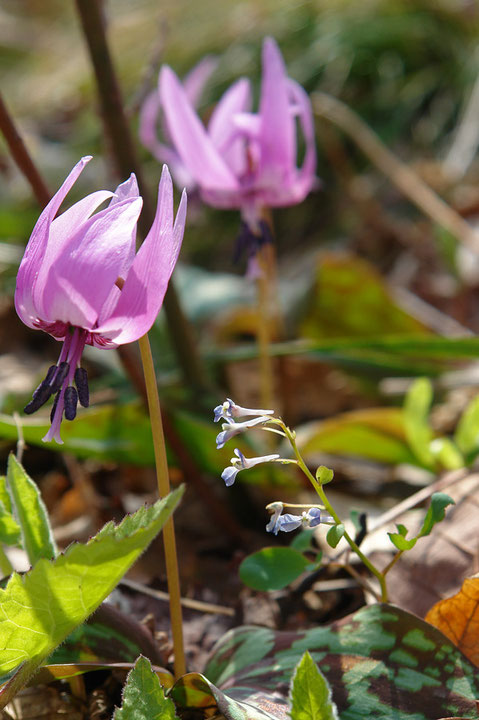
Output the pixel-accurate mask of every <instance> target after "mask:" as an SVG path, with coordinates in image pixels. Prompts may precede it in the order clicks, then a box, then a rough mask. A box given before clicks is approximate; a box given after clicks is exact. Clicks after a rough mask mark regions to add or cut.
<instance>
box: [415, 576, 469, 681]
mask: <svg viewBox="0 0 479 720" xmlns="http://www.w3.org/2000/svg"><path fill="white" fill-rule="evenodd" d="M425 619H426V621H427V622H428V623H431V625H434V626H435V627H437V628H438V630H441V632H443V633H444V635H446V637H448V638H449V639H450V640H452V642H453V643H455V644H456V645H457V647H458V648H459V650H461V651H462V652H463V653H464V655H465V656H466V657H467V658H469V660H470V661H471V662H473V663H474V665H476V666H478V667H479V575H475V576H474V577H472V578H466V579H465V580H464V582H463V584H462V588H461V589H460V590H459V592H458V593H457V594H456V595H453V596H452V597H450V598H446V599H445V600H440V601H439V602H438V603H436V604H435V605H433V606H432V608H431V609H430V610H429V612H428V613H427V615H426V618H425Z"/></svg>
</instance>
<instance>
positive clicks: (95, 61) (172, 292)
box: [76, 0, 207, 394]
mask: <svg viewBox="0 0 479 720" xmlns="http://www.w3.org/2000/svg"><path fill="white" fill-rule="evenodd" d="M76 6H77V10H78V14H79V16H80V20H81V24H82V28H83V33H84V35H85V39H86V42H87V45H88V50H89V53H90V59H91V62H92V65H93V68H94V71H95V77H96V82H97V86H98V94H99V99H100V105H101V111H102V116H103V122H104V125H105V131H106V135H107V137H108V138H109V140H110V143H111V149H112V152H113V157H114V160H115V167H116V172H117V174H118V177H119V179H121V180H123V179H125V178H127V177H128V175H129V174H130V173H132V172H134V173H135V175H136V177H137V180H138V186H139V188H140V193H141V195H142V197H143V211H142V213H141V215H140V220H139V223H138V224H139V226H140V230H141V232H142V234H143V236H144V237H145V235H146V234H147V232H148V231H149V229H150V227H151V225H152V223H153V218H154V210H153V205H152V203H151V199H150V196H149V193H148V190H147V188H146V185H145V182H144V178H143V173H142V171H141V167H140V164H139V162H138V159H137V156H136V151H135V147H134V144H133V139H132V135H131V131H130V128H129V125H128V121H127V118H126V115H125V111H124V105H123V100H122V96H121V90H120V85H119V83H118V79H117V77H116V74H115V69H114V67H113V62H112V58H111V54H110V50H109V47H108V41H107V37H106V31H105V23H104V18H103V16H102V12H101V2H99V1H98V0H76ZM163 305H164V308H165V313H166V319H167V323H168V330H169V332H170V335H171V339H172V342H173V346H174V348H175V352H176V356H177V359H178V363H179V365H180V367H181V369H182V371H183V374H184V376H185V381H186V383H187V385H188V386H189V387H190V388H191V389H192V390H193V391H194V393H195V394H198V393H200V394H202V393H204V392H205V390H206V389H207V383H206V379H205V374H204V372H203V368H202V365H201V361H200V357H199V354H198V352H197V348H196V343H195V340H194V335H193V331H192V328H191V326H190V323H189V322H188V320H187V318H186V316H185V314H184V312H183V310H182V308H181V305H180V302H179V298H178V295H177V293H176V289H175V287H174V284H173V282H172V280H170V283H169V286H168V290H167V293H166V296H165V299H164V302H163Z"/></svg>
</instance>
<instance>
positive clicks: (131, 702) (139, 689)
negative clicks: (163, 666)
mask: <svg viewBox="0 0 479 720" xmlns="http://www.w3.org/2000/svg"><path fill="white" fill-rule="evenodd" d="M176 717H177V715H176V712H175V704H174V702H173V700H170V698H166V697H165V693H164V690H163V688H162V687H161V685H160V680H159V678H158V675H157V674H156V673H155V672H153V670H152V669H151V665H150V661H149V660H147V659H146V658H145V657H143V656H141V655H140V657H139V658H138V660H137V661H136V663H135V667H134V668H133V670H132V671H131V672H130V673H129V675H128V678H127V681H126V684H125V687H124V688H123V698H122V703H121V708H118V709H117V710H115V713H114V715H113V720H173V718H176Z"/></svg>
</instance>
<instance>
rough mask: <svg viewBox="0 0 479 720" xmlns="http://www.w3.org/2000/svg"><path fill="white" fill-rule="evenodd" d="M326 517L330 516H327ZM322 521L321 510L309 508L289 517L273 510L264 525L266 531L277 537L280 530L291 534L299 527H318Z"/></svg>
mask: <svg viewBox="0 0 479 720" xmlns="http://www.w3.org/2000/svg"><path fill="white" fill-rule="evenodd" d="M272 504H273V503H272ZM275 504H276V503H275ZM268 507H271V506H268ZM327 517H328V518H329V517H330V516H329V515H327ZM322 519H324V518H322V517H321V510H320V509H319V508H316V507H313V508H310V509H309V510H308V511H306V510H304V511H303V512H302V513H301V515H291V514H290V513H285V514H284V515H279V514H278V513H277V510H276V509H275V513H274V515H273V516H272V518H271V519H270V521H269V523H268V524H267V525H266V530H267V531H268V532H273V533H274V534H275V535H277V534H278V532H279V531H280V530H281V532H292V531H293V530H297V529H298V528H299V527H304V528H313V527H316V526H317V525H319V524H320V522H321V520H322ZM331 519H332V518H331Z"/></svg>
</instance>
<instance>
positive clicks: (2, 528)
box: [0, 475, 21, 545]
mask: <svg viewBox="0 0 479 720" xmlns="http://www.w3.org/2000/svg"><path fill="white" fill-rule="evenodd" d="M20 540H21V533H20V525H19V524H18V523H17V521H16V520H15V518H14V517H13V514H12V503H11V500H10V495H9V494H8V492H7V479H6V477H5V475H0V544H1V545H18V544H19V543H20Z"/></svg>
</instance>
